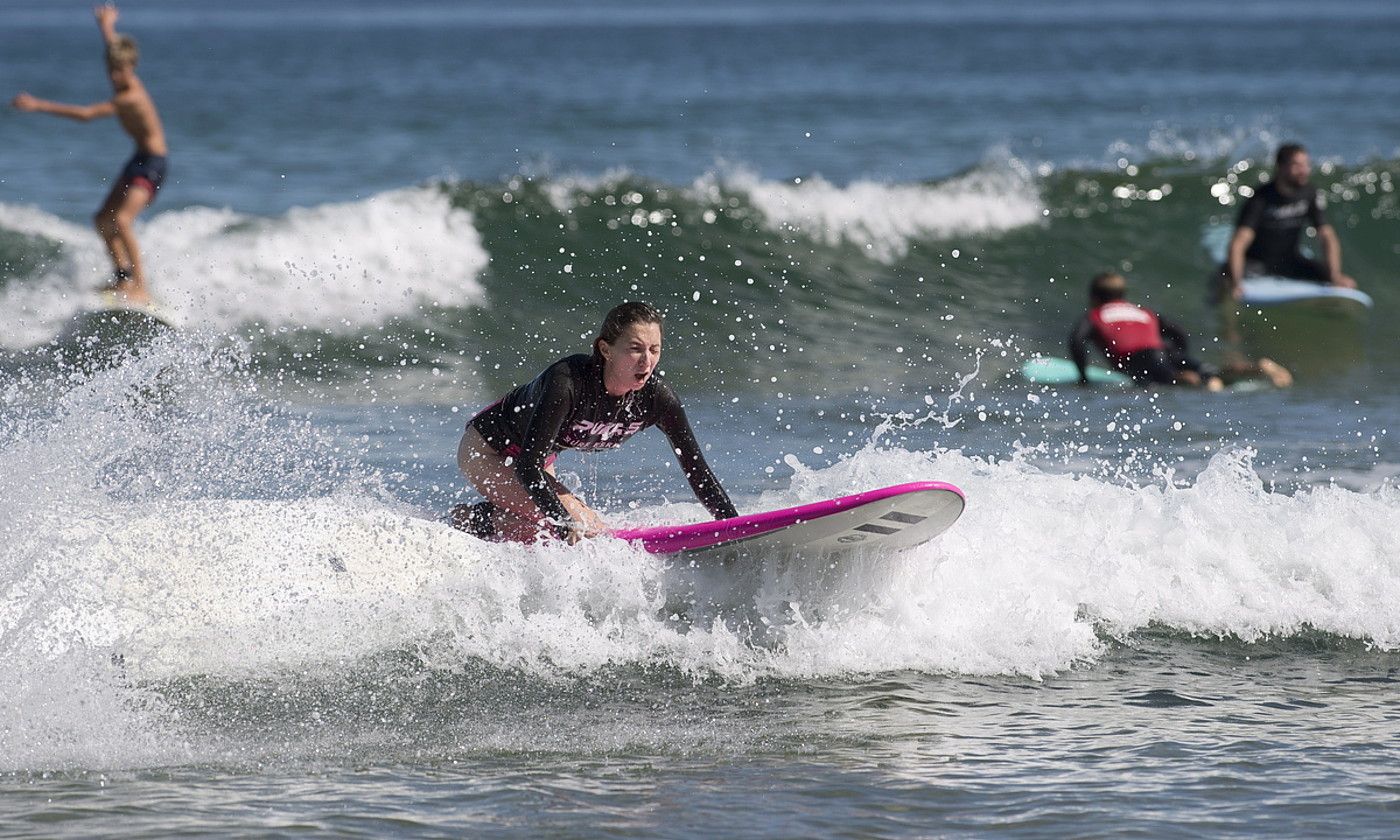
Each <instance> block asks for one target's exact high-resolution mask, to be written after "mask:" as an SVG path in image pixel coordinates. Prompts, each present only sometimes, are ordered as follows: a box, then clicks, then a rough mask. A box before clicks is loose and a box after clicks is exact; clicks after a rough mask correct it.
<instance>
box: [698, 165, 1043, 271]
mask: <svg viewBox="0 0 1400 840" xmlns="http://www.w3.org/2000/svg"><path fill="white" fill-rule="evenodd" d="M799 180H800V183H799V182H798V181H799ZM720 183H722V185H723V187H724V188H725V189H732V190H738V191H741V192H744V193H746V194H747V195H748V197H749V201H750V203H751V204H752V205H753V206H754V207H755V208H756V209H758V210H759V211H760V212H761V213H763V215H764V217H765V218H766V219H767V220H768V223H769V225H770V226H771V227H773V229H774V230H791V231H796V232H798V233H801V234H803V235H805V236H808V237H810V238H812V239H815V240H817V241H818V242H823V243H825V244H827V245H840V244H850V245H856V246H858V247H860V248H862V249H864V250H865V251H866V252H867V253H868V254H869V256H871V257H872V258H874V259H877V260H880V261H882V262H893V261H895V260H898V259H900V258H902V257H903V256H905V255H906V254H907V253H908V252H909V246H910V243H911V242H915V241H918V240H921V239H925V240H926V239H946V238H949V237H953V236H961V235H966V234H985V233H997V232H1000V231H1005V230H1011V229H1013V228H1017V227H1022V226H1024V225H1029V224H1035V223H1036V222H1038V221H1039V220H1040V219H1041V217H1042V211H1043V209H1044V206H1043V204H1042V202H1041V199H1040V193H1039V189H1038V188H1037V186H1036V184H1035V182H1034V180H1033V179H1032V178H1031V176H1030V174H1029V173H1027V172H1026V171H1024V170H1023V169H1022V168H1021V167H1019V166H1016V165H1014V164H1011V163H1008V164H1005V165H1000V166H988V167H984V168H980V169H977V170H974V171H972V172H969V173H967V174H965V175H962V176H960V177H957V178H953V179H951V180H948V181H943V182H940V183H936V184H887V183H880V182H876V181H866V180H861V181H853V182H851V183H850V184H848V185H846V186H844V187H841V186H837V185H834V184H832V183H830V182H828V181H826V180H824V179H822V178H821V177H809V178H802V179H794V180H792V181H771V180H764V179H761V178H758V177H756V176H754V175H752V174H747V173H743V172H738V173H733V174H729V175H726V176H724V177H723V179H722V181H721V182H720ZM706 187H707V185H706V184H705V183H704V182H701V183H700V184H698V185H697V189H699V190H701V191H703V190H704V189H705V188H706Z"/></svg>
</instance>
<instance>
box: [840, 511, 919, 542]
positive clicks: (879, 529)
mask: <svg viewBox="0 0 1400 840" xmlns="http://www.w3.org/2000/svg"><path fill="white" fill-rule="evenodd" d="M880 518H881V519H883V520H884V521H886V522H889V523H892V524H891V525H877V524H876V523H874V522H867V523H865V524H864V525H857V526H856V527H855V528H852V529H851V530H852V531H860V532H862V533H851V534H842V535H841V536H839V537H837V538H836V541H837V542H839V543H854V542H860V541H861V540H864V539H867V538H869V536H870V535H871V534H874V535H875V536H877V537H888V536H889V535H890V534H898V533H899V532H900V531H903V530H904V529H903V528H900V527H898V526H899V525H917V524H919V523H920V522H923V521H924V520H925V519H928V517H927V516H919V515H918V514H914V513H901V512H900V511H897V510H892V511H890V512H889V513H887V514H885V515H884V516H881V517H880Z"/></svg>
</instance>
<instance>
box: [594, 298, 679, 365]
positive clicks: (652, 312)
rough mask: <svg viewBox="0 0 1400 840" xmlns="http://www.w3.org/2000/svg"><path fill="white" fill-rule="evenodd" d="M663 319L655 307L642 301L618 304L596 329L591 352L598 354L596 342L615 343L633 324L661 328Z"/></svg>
mask: <svg viewBox="0 0 1400 840" xmlns="http://www.w3.org/2000/svg"><path fill="white" fill-rule="evenodd" d="M663 321H665V318H664V317H663V316H662V315H661V312H660V311H658V310H657V308H656V307H654V306H652V305H651V304H649V303H643V302H642V301H629V302H627V303H623V304H618V305H617V306H614V307H613V308H612V309H610V310H609V311H608V314H607V315H605V316H604V317H603V326H601V327H599V328H598V337H597V338H595V339H594V340H593V352H594V353H597V352H598V342H600V341H606V342H607V343H609V344H614V343H616V342H617V339H618V337H619V336H621V335H622V331H623V330H625V329H627V328H628V327H630V326H632V325H634V324H656V325H657V326H658V327H659V326H661V324H662V322H663Z"/></svg>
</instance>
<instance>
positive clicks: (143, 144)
mask: <svg viewBox="0 0 1400 840" xmlns="http://www.w3.org/2000/svg"><path fill="white" fill-rule="evenodd" d="M93 14H94V16H96V18H97V25H98V28H99V29H101V31H102V41H103V43H104V44H105V45H106V48H107V76H108V78H109V79H111V81H112V92H113V95H112V98H111V99H109V100H107V101H105V102H98V103H95V104H92V105H65V104H63V103H61V102H49V101H47V100H44V99H38V98H36V97H33V96H30V95H29V94H28V93H21V94H19V95H18V96H16V97H15V98H14V101H13V102H12V103H11V104H13V105H14V107H16V108H18V109H19V110H21V111H38V112H40V113H44V114H53V115H55V116H59V117H68V118H69V119H74V120H79V121H80V122H87V121H88V120H95V119H97V118H99V117H110V116H115V117H116V118H117V121H118V122H120V123H121V127H122V130H124V131H125V132H126V133H127V134H129V135H130V136H131V139H132V140H134V141H135V142H136V153H135V154H133V155H132V156H131V160H129V161H127V163H126V166H125V167H124V168H123V169H122V172H121V175H120V176H118V177H117V180H116V181H115V182H114V183H113V184H112V190H111V192H109V193H108V194H107V199H106V200H105V201H103V202H102V207H101V209H99V210H98V211H97V215H96V216H94V217H93V223H94V224H95V225H96V226H97V232H98V233H99V234H101V236H102V241H103V242H105V243H106V244H107V251H108V253H110V254H111V256H112V265H113V267H114V269H115V273H114V276H113V278H112V282H111V283H110V284H108V285H107V286H106V287H104V290H107V289H110V290H114V291H116V292H117V293H118V294H121V295H123V296H125V297H126V299H127V300H128V301H130V302H132V303H149V302H150V300H151V295H150V291H149V290H148V289H147V287H146V274H145V271H144V270H143V269H142V267H141V251H140V249H139V248H138V247H137V245H136V235H135V233H134V231H133V229H132V225H133V224H134V222H135V221H136V216H137V215H138V214H139V213H140V212H141V211H142V210H144V209H146V206H147V205H148V204H150V203H151V202H152V201H154V200H155V197H156V192H157V191H159V190H160V185H161V182H162V181H164V180H165V170H166V153H167V149H166V145H165V130H164V129H163V128H161V124H160V116H159V115H158V114H157V113H156V105H155V103H154V102H153V101H151V95H150V94H149V93H148V92H147V91H146V86H145V85H143V84H141V80H140V79H139V78H137V76H136V60H137V58H138V57H139V53H138V50H137V48H136V41H135V40H133V39H132V38H131V36H129V35H123V34H120V33H118V32H117V8H116V7H115V6H111V5H107V6H98V7H97V8H95V9H93Z"/></svg>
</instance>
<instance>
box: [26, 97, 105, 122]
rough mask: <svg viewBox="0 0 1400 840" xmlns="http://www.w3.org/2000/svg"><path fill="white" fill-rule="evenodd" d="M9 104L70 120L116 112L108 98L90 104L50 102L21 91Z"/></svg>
mask: <svg viewBox="0 0 1400 840" xmlns="http://www.w3.org/2000/svg"><path fill="white" fill-rule="evenodd" d="M10 104H11V105H13V106H14V107H15V108H17V109H19V110H21V111H37V112H39V113H41V114H53V115H54V116H56V117H67V118H69V119H70V120H78V121H79V122H87V121H88V120H95V119H98V118H99V117H110V116H112V115H113V114H115V113H116V112H117V106H116V105H114V104H113V103H112V102H111V101H110V100H108V101H107V102H94V103H93V104H91V105H66V104H64V103H62V102H50V101H49V100H47V99H40V98H38V97H37V96H30V95H29V94H27V93H21V94H20V95H19V96H16V97H15V98H14V99H13V100H11V101H10Z"/></svg>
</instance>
